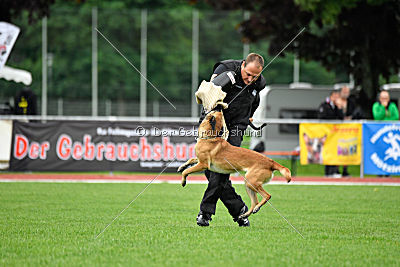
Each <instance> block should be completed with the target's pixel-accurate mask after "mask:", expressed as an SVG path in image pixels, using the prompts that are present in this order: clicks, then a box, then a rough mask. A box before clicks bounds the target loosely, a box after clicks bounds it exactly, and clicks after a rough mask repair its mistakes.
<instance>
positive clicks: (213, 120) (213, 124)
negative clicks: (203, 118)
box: [209, 116, 217, 131]
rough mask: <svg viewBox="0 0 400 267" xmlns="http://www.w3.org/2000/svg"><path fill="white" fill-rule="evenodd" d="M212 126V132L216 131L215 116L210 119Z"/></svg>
mask: <svg viewBox="0 0 400 267" xmlns="http://www.w3.org/2000/svg"><path fill="white" fill-rule="evenodd" d="M209 121H210V124H211V128H212V130H213V131H215V124H216V122H217V121H216V119H215V117H214V116H211V118H210V120H209Z"/></svg>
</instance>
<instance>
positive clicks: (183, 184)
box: [181, 179, 186, 187]
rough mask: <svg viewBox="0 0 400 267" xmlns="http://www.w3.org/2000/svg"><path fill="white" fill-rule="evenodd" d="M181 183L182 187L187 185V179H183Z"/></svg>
mask: <svg viewBox="0 0 400 267" xmlns="http://www.w3.org/2000/svg"><path fill="white" fill-rule="evenodd" d="M181 185H182V187H185V185H186V179H182V181H181Z"/></svg>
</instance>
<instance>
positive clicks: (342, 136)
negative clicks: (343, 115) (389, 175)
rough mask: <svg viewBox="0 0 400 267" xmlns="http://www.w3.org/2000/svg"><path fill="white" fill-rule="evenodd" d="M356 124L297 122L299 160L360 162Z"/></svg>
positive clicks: (342, 162)
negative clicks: (298, 126) (298, 124)
mask: <svg viewBox="0 0 400 267" xmlns="http://www.w3.org/2000/svg"><path fill="white" fill-rule="evenodd" d="M361 131H362V126H361V124H359V123H350V124H347V123H346V124H320V123H301V124H300V129H299V138H300V140H299V143H300V163H301V164H303V165H304V164H323V165H359V164H360V163H361V138H362V136H361Z"/></svg>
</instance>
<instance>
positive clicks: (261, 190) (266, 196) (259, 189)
mask: <svg viewBox="0 0 400 267" xmlns="http://www.w3.org/2000/svg"><path fill="white" fill-rule="evenodd" d="M255 188H256V189H257V192H258V193H260V195H261V196H262V197H263V199H262V200H261V201H260V203H258V204H257V205H256V207H255V208H254V210H253V213H257V212H258V211H259V210H260V208H261V207H262V206H263V205H264V204H265V203H267V201H268V200H270V199H271V195H270V194H268V193H267V191H265V190H264V188H263V187H262V184H259V185H257V186H256V187H255Z"/></svg>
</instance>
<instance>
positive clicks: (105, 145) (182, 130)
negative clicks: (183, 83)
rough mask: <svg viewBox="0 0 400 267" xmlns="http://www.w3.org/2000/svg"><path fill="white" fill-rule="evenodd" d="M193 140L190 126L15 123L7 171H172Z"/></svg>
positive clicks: (190, 151)
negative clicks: (8, 169)
mask: <svg viewBox="0 0 400 267" xmlns="http://www.w3.org/2000/svg"><path fill="white" fill-rule="evenodd" d="M196 136H197V125H196V124H194V123H179V125H177V123H173V122H109V121H106V122H104V121H49V122H46V123H40V122H36V123H35V122H19V121H14V122H13V135H12V151H11V156H10V170H12V171H139V172H140V171H143V172H149V171H151V172H160V171H161V170H163V169H164V168H165V167H166V166H167V165H168V163H170V162H171V161H174V162H173V163H171V164H170V165H169V167H168V168H167V169H166V170H165V171H166V172H168V171H170V172H175V171H176V169H177V167H178V166H180V165H181V164H182V163H184V162H186V161H187V160H188V159H189V158H191V157H195V150H194V147H195V144H196V140H195V137H196Z"/></svg>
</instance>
